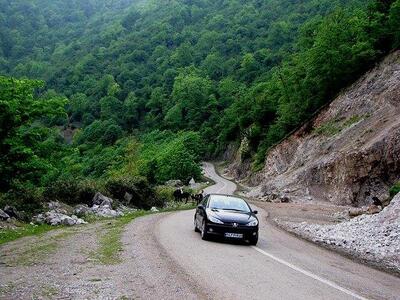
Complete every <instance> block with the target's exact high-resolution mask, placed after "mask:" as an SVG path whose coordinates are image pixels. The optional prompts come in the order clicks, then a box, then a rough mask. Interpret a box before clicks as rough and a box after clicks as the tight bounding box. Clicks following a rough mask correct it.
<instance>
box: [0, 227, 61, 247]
mask: <svg viewBox="0 0 400 300" xmlns="http://www.w3.org/2000/svg"><path fill="white" fill-rule="evenodd" d="M17 225H18V227H17V228H9V229H0V245H1V244H4V243H7V242H11V241H14V240H16V239H19V238H21V237H24V236H31V235H40V234H43V233H45V232H48V231H50V230H53V229H58V228H60V227H61V226H51V225H47V224H42V225H31V224H24V223H19V224H17Z"/></svg>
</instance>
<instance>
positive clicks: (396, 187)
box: [389, 182, 400, 197]
mask: <svg viewBox="0 0 400 300" xmlns="http://www.w3.org/2000/svg"><path fill="white" fill-rule="evenodd" d="M389 193H390V197H394V196H396V195H397V193H400V182H397V183H396V184H395V185H393V186H392V187H391V188H390V190H389Z"/></svg>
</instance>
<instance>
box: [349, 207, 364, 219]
mask: <svg viewBox="0 0 400 300" xmlns="http://www.w3.org/2000/svg"><path fill="white" fill-rule="evenodd" d="M363 213H364V210H363V209H362V208H359V207H352V208H350V209H349V216H350V217H357V216H360V215H362V214H363Z"/></svg>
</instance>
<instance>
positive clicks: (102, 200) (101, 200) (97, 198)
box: [92, 193, 113, 208]
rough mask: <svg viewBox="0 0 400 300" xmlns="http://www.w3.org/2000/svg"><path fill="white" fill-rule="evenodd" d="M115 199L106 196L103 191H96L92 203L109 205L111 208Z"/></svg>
mask: <svg viewBox="0 0 400 300" xmlns="http://www.w3.org/2000/svg"><path fill="white" fill-rule="evenodd" d="M112 203H113V200H112V199H111V198H109V197H106V196H104V195H103V194H101V193H96V195H94V197H93V200H92V204H93V205H99V206H108V207H109V208H111V207H112Z"/></svg>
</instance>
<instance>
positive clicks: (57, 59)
mask: <svg viewBox="0 0 400 300" xmlns="http://www.w3.org/2000/svg"><path fill="white" fill-rule="evenodd" d="M399 3H400V2H399V0H396V1H392V0H390V1H378V0H370V1H367V2H366V1H361V0H351V1H344V0H318V1H315V0H306V1H291V0H271V1H258V0H250V1H246V2H244V1H241V0H232V1H211V0H194V1H182V0H176V1H172V2H171V1H167V2H165V1H154V0H150V1H145V2H142V1H139V2H137V3H136V2H135V1H126V0H116V1H113V2H112V3H109V1H105V0H98V1H83V2H82V1H72V2H68V1H61V0H53V1H49V0H40V1H39V0H32V1H7V0H0V7H1V10H0V41H1V42H0V72H1V73H2V74H8V75H10V76H18V77H21V78H25V77H31V78H35V79H42V80H45V81H46V82H47V87H48V90H45V89H44V87H43V83H42V82H39V81H30V80H16V79H13V78H11V77H0V193H2V194H3V195H6V198H7V199H12V201H13V202H14V201H15V202H18V201H19V202H18V203H19V204H18V205H21V207H23V206H24V205H25V204H27V203H29V205H28V206H27V207H30V209H34V208H35V207H37V206H38V205H39V202H40V201H41V200H40V199H41V196H40V195H41V192H42V191H43V190H45V191H46V195H51V196H46V197H47V198H57V197H60V198H63V199H69V200H66V201H71V202H76V201H79V200H78V199H80V196H79V193H80V192H79V190H80V187H79V184H77V183H76V182H78V181H81V180H82V179H89V180H91V181H95V182H97V183H98V185H99V186H101V185H102V182H104V181H108V180H117V182H114V183H113V184H111V183H109V184H111V186H114V188H115V189H116V190H118V189H117V186H120V189H121V190H119V191H118V192H116V191H115V190H113V192H115V193H116V194H118V197H119V199H120V198H121V195H120V194H119V193H122V190H124V189H127V188H129V189H131V190H135V188H134V186H136V185H138V184H139V182H136V181H135V180H136V179H135V180H133V179H132V178H138V176H143V177H145V178H146V179H147V181H148V182H149V184H156V183H163V182H164V181H166V180H169V179H181V180H184V181H185V180H188V179H189V178H190V177H194V178H199V177H200V166H199V162H200V160H201V159H203V158H205V157H207V158H209V157H214V156H216V155H219V154H220V153H221V152H223V151H224V150H225V149H226V145H227V144H228V143H231V142H235V143H239V142H240V141H242V140H244V139H245V140H246V149H245V151H244V152H243V158H244V159H248V158H252V159H253V166H254V167H255V168H260V167H262V165H263V161H264V158H265V155H266V152H267V151H268V149H270V148H271V147H272V146H273V145H275V144H276V143H277V142H279V141H280V140H281V139H282V138H284V137H285V136H286V135H287V134H289V133H290V132H291V131H292V130H294V129H296V128H297V127H298V126H300V125H301V124H303V122H305V121H306V120H308V119H309V118H310V117H312V115H313V114H314V113H315V112H316V111H317V110H318V109H320V108H321V107H322V106H323V105H325V104H327V103H329V101H331V100H332V99H333V98H334V97H335V96H336V95H337V94H338V93H339V92H340V91H341V89H343V88H345V87H346V86H348V85H349V84H351V83H352V82H354V81H355V80H356V79H357V78H358V77H359V76H360V75H361V74H362V73H363V72H364V71H366V70H367V69H368V68H369V67H370V66H372V65H373V64H374V63H376V62H377V60H379V59H380V58H381V57H382V56H383V55H385V54H386V53H388V52H389V51H391V50H392V49H396V48H398V47H399V44H400V42H399V41H400V34H399V28H400V25H399V20H400V4H399ZM60 94H63V95H66V97H68V98H69V102H68V103H67V101H66V99H65V97H64V96H59V95H60ZM66 113H67V114H68V117H67V115H66ZM55 126H59V127H57V128H56V127H55ZM324 126H325V127H322V128H319V129H317V130H316V132H320V133H323V134H325V133H327V134H334V133H335V132H338V130H339V131H340V130H341V129H342V128H344V127H346V126H349V125H346V124H340V126H339V127H338V126H336V125H335V124H325V125H324ZM343 126H344V127H343ZM75 128H78V129H77V130H75ZM60 130H61V133H62V134H64V135H68V134H69V135H74V136H73V143H72V144H68V143H66V142H65V141H64V140H63V138H62V136H61V135H60ZM71 131H73V132H71ZM67 140H68V139H67ZM65 178H73V180H70V181H71V182H72V183H71V182H69V181H68V180H66V179H65ZM121 178H122V179H121ZM73 181H76V182H75V183H73ZM139 181H140V180H139ZM62 182H64V184H71V186H70V188H71V189H72V190H73V191H72V195H65V194H62V190H61V189H62ZM53 183H55V184H54V189H55V190H54V191H51V186H52V185H53ZM58 185H59V186H58ZM144 186H148V185H144ZM114 188H113V189H114ZM146 188H147V187H146ZM26 189H27V190H29V194H30V195H37V196H35V197H34V199H37V200H34V199H33V198H32V197H31V196H29V197H26V198H24V197H20V196H18V195H20V194H21V191H25V190H26ZM57 189H58V190H57ZM138 197H139V196H138ZM152 197H153V196H151V197H150V198H149V200H144V196H143V195H142V196H140V197H139V198H140V199H141V200H140V201H139V200H138V201H139V202H138V203H139V205H140V206H147V207H148V206H149V205H150V204H145V203H144V202H145V201H149V203H152V201H153V200H152V199H153V198H152ZM3 198H4V197H3ZM28 198H30V199H28ZM18 199H23V200H18Z"/></svg>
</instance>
